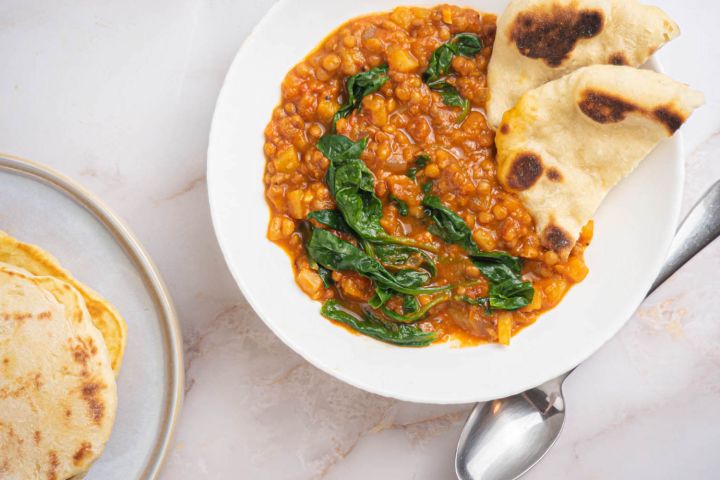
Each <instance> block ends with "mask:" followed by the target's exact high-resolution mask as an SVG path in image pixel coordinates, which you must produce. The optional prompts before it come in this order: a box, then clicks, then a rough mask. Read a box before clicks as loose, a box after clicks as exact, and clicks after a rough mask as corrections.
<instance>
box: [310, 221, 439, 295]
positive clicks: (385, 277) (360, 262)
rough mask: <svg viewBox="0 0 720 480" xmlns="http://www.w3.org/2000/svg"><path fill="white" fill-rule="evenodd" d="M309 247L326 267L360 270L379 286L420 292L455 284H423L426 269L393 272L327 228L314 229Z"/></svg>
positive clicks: (311, 252) (318, 260) (311, 254)
mask: <svg viewBox="0 0 720 480" xmlns="http://www.w3.org/2000/svg"><path fill="white" fill-rule="evenodd" d="M307 250H308V253H309V254H310V256H311V257H312V258H313V259H314V260H315V261H316V262H317V263H319V264H320V265H322V266H324V267H325V268H329V269H330V270H338V271H343V270H346V271H347V270H349V271H354V272H358V273H359V274H361V275H363V276H365V277H367V278H369V279H371V280H374V281H375V283H376V285H377V286H379V287H382V288H385V289H390V290H394V291H396V292H400V293H405V294H408V295H421V294H427V293H435V292H440V291H444V290H448V289H450V288H452V286H450V285H448V286H442V287H421V285H423V284H424V283H426V282H427V281H428V280H429V279H430V274H429V273H428V272H426V271H424V270H400V271H398V272H395V273H394V274H393V273H390V272H389V271H387V270H386V269H385V267H383V266H382V264H380V262H378V261H377V260H375V259H374V258H372V257H371V256H369V255H368V254H367V253H365V252H363V251H362V250H360V249H359V248H357V247H356V246H355V245H353V244H351V243H349V242H346V241H345V240H343V239H341V238H340V237H338V236H336V235H334V234H333V233H331V232H330V231H328V230H323V229H320V228H316V229H315V230H313V233H312V236H311V237H310V241H309V242H308V244H307Z"/></svg>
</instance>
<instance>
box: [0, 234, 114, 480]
mask: <svg viewBox="0 0 720 480" xmlns="http://www.w3.org/2000/svg"><path fill="white" fill-rule="evenodd" d="M53 272H54V273H56V274H57V275H54V274H52V273H53ZM91 306H92V310H91ZM93 312H94V313H93ZM96 324H99V325H101V326H102V327H103V329H104V330H103V329H99V328H98V327H97V326H96ZM108 325H112V326H113V327H112V328H108ZM105 332H109V333H110V335H109V336H108V337H104V334H105ZM125 332H126V328H125V324H124V322H123V321H122V318H121V317H120V316H119V314H117V311H116V310H115V309H114V308H113V307H112V306H110V305H109V304H108V303H107V302H106V301H104V300H102V299H101V298H100V297H99V296H98V295H97V294H96V293H94V292H92V291H91V290H90V289H88V288H87V287H85V286H84V285H82V284H80V283H79V282H78V281H77V280H75V279H74V278H72V277H71V276H70V275H69V273H68V272H67V271H65V270H63V269H62V268H61V267H60V266H59V265H58V264H57V262H56V260H55V259H54V258H52V257H51V256H49V255H48V254H46V253H45V252H43V251H42V250H41V249H39V248H38V247H34V246H30V245H26V244H23V243H20V242H18V241H17V240H15V239H12V238H11V237H9V236H7V235H5V234H2V237H0V479H13V480H14V479H26V478H47V479H55V480H67V479H70V478H72V477H75V476H77V475H80V474H82V473H84V472H86V471H87V470H88V469H89V468H90V466H91V465H92V463H93V462H94V461H95V460H96V459H97V458H98V457H99V456H100V455H101V453H102V451H103V449H104V447H105V444H106V442H107V440H108V439H109V437H110V432H111V430H112V426H113V423H114V421H115V411H116V407H117V391H116V383H115V374H116V372H117V371H119V368H120V362H121V360H122V351H123V346H124V342H125ZM118 355H119V356H118ZM113 362H115V363H114V364H113ZM114 368H115V370H114Z"/></svg>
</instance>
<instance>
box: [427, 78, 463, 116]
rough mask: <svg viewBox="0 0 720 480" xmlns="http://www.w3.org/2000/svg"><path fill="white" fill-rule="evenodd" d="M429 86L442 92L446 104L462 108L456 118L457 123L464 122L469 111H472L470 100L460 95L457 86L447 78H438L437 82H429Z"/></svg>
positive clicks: (441, 95)
mask: <svg viewBox="0 0 720 480" xmlns="http://www.w3.org/2000/svg"><path fill="white" fill-rule="evenodd" d="M428 86H429V87H430V88H431V89H432V90H435V91H436V92H438V93H439V94H440V97H441V98H442V100H443V103H444V104H445V105H447V106H449V107H459V108H461V109H462V110H461V111H460V115H458V118H457V119H456V120H455V121H456V122H457V123H462V121H463V120H465V117H467V116H468V113H470V100H468V99H467V98H465V97H463V96H462V95H460V92H458V90H457V88H455V87H454V86H452V85H450V84H449V83H448V82H446V81H445V80H438V81H437V82H434V83H432V84H428Z"/></svg>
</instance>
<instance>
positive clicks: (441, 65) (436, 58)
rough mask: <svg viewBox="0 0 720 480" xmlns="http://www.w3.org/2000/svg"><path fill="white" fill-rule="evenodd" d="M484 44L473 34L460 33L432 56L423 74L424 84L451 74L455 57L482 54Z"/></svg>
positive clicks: (437, 49)
mask: <svg viewBox="0 0 720 480" xmlns="http://www.w3.org/2000/svg"><path fill="white" fill-rule="evenodd" d="M482 47H483V44H482V41H481V40H480V37H478V36H477V35H474V34H472V33H458V34H457V35H455V36H454V37H453V38H452V39H451V40H450V41H448V42H445V43H443V44H442V45H440V46H439V47H438V48H436V49H435V51H434V52H433V53H432V55H430V61H429V62H428V67H427V69H426V70H425V71H424V72H423V74H422V79H423V82H425V83H432V82H434V81H435V80H439V79H440V78H441V77H444V76H445V75H447V74H449V73H450V69H451V68H452V59H453V58H454V57H455V55H462V56H464V57H473V56H475V55H477V54H478V53H480V50H482Z"/></svg>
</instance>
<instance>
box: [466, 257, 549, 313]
mask: <svg viewBox="0 0 720 480" xmlns="http://www.w3.org/2000/svg"><path fill="white" fill-rule="evenodd" d="M470 259H471V260H472V262H473V263H474V264H475V266H476V267H478V268H479V269H480V272H481V273H482V274H483V275H484V276H485V278H487V279H488V283H489V284H490V289H489V291H488V298H489V304H490V307H491V308H494V309H496V310H517V309H518V308H522V307H524V306H526V305H529V304H530V302H532V300H533V296H534V294H535V290H534V289H533V286H532V283H531V282H524V281H523V280H522V272H521V269H522V260H520V259H519V258H517V257H513V256H512V255H510V254H507V253H505V252H481V253H478V254H474V255H471V256H470Z"/></svg>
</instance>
